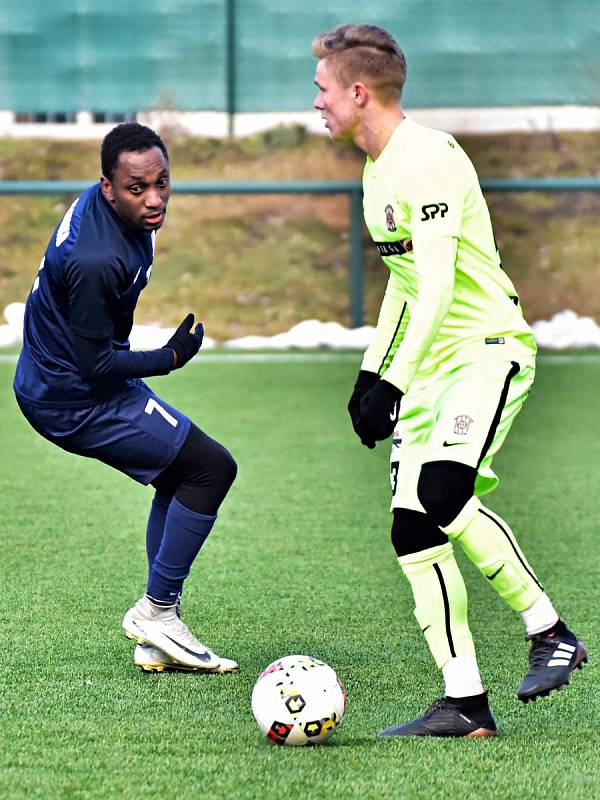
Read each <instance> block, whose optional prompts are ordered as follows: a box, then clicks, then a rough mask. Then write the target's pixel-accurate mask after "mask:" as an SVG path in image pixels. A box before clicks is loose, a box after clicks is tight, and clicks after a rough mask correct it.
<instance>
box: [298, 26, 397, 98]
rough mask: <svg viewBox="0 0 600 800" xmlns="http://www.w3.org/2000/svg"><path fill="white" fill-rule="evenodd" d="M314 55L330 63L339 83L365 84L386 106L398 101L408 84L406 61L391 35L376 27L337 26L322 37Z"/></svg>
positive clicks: (318, 39) (314, 41)
mask: <svg viewBox="0 0 600 800" xmlns="http://www.w3.org/2000/svg"><path fill="white" fill-rule="evenodd" d="M312 51H313V55H315V56H316V57H317V58H319V59H322V58H326V59H328V63H330V64H331V66H332V68H333V72H334V74H335V76H336V78H337V80H338V81H340V82H341V83H342V84H343V85H344V86H350V85H351V84H352V83H354V81H363V82H364V83H365V84H366V85H368V86H369V87H370V88H371V89H373V90H374V91H375V92H376V93H377V94H378V96H379V97H380V98H381V100H383V101H384V102H391V101H392V100H399V99H400V97H401V95H402V88H403V86H404V82H405V80H406V59H405V58H404V53H403V52H402V50H401V49H400V47H399V45H398V43H397V42H396V40H395V39H394V37H393V36H391V34H389V33H388V32H387V31H385V30H384V29H383V28H380V27H378V26H377V25H367V24H365V23H360V24H357V25H338V26H337V28H334V29H333V30H332V31H329V33H320V34H319V35H318V36H315V38H314V39H313V43H312Z"/></svg>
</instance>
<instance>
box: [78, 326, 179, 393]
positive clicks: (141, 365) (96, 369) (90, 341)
mask: <svg viewBox="0 0 600 800" xmlns="http://www.w3.org/2000/svg"><path fill="white" fill-rule="evenodd" d="M71 341H72V345H73V355H74V356H75V363H76V364H77V368H78V370H79V374H80V375H81V377H82V378H83V379H84V380H86V381H96V382H103V381H111V380H114V379H115V378H117V379H118V378H150V377H152V376H153V375H167V374H168V373H169V372H171V370H172V369H174V365H173V352H172V351H171V350H167V349H165V348H164V347H161V348H160V349H158V350H139V351H132V350H114V349H113V340H112V337H111V336H106V337H102V338H96V337H89V336H81V335H79V334H76V333H74V332H73V331H71Z"/></svg>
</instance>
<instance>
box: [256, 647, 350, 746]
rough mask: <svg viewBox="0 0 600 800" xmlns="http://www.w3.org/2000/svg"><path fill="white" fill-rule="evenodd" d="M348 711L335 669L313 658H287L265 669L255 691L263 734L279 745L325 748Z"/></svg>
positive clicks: (343, 691)
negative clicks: (318, 745) (325, 742)
mask: <svg viewBox="0 0 600 800" xmlns="http://www.w3.org/2000/svg"><path fill="white" fill-rule="evenodd" d="M345 710H346V692H345V690H344V686H343V684H342V682H341V681H340V679H339V678H338V676H337V674H336V672H335V670H334V669H332V668H331V667H330V666H329V665H328V664H325V662H323V661H319V660H318V659H317V658H313V657H312V656H284V657H283V658H279V659H277V661H273V663H272V664H269V666H268V667H267V668H266V669H264V670H263V671H262V672H261V673H260V675H259V677H258V680H257V681H256V684H255V686H254V690H253V691H252V713H253V714H254V717H255V719H256V722H257V723H258V727H259V728H260V730H261V731H262V732H263V733H264V734H265V736H268V737H269V739H272V741H274V742H276V743H277V744H284V745H292V746H298V745H300V746H302V745H307V744H321V743H322V742H324V741H326V740H327V739H329V738H330V736H332V735H333V734H334V733H335V731H336V729H337V727H338V725H339V724H340V722H341V720H342V717H343V716H344V711H345Z"/></svg>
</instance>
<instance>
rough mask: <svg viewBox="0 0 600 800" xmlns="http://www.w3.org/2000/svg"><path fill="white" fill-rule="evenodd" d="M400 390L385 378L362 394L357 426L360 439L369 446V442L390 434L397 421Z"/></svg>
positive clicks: (380, 439)
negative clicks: (360, 433) (359, 431)
mask: <svg viewBox="0 0 600 800" xmlns="http://www.w3.org/2000/svg"><path fill="white" fill-rule="evenodd" d="M401 400H402V392H401V391H400V389H398V388H397V387H396V386H394V385H393V384H392V383H390V382H389V381H386V380H380V381H378V382H377V383H376V384H375V385H374V386H373V387H372V388H371V389H369V391H368V392H367V393H366V394H364V395H363V396H362V399H361V401H360V416H359V418H358V426H359V428H360V430H361V431H362V435H361V441H362V440H363V437H364V440H365V441H363V444H366V445H367V447H370V446H371V445H370V444H369V443H370V442H373V447H374V446H375V444H374V443H375V442H381V441H382V440H383V439H387V438H388V436H391V435H392V433H393V432H394V428H395V427H396V423H397V422H398V414H399V413H400V401H401Z"/></svg>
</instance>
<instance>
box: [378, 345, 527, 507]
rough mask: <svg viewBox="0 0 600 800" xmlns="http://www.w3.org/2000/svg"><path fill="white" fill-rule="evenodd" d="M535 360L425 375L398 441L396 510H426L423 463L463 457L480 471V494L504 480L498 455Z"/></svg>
mask: <svg viewBox="0 0 600 800" xmlns="http://www.w3.org/2000/svg"><path fill="white" fill-rule="evenodd" d="M534 375H535V367H534V365H533V363H528V364H525V365H520V364H518V363H517V362H516V361H509V360H499V359H494V360H490V361H477V362H475V363H469V364H463V365H460V366H456V367H454V368H448V369H446V370H444V371H441V370H440V372H439V373H436V374H435V375H433V376H429V377H427V378H423V379H419V378H417V379H416V381H413V383H412V384H411V386H410V390H409V391H408V392H407V393H406V395H405V396H404V397H403V398H402V403H401V406H400V418H399V419H398V424H397V426H396V430H395V431H394V438H393V442H392V456H391V481H392V508H410V509H413V510H415V511H421V512H424V511H425V509H424V508H423V506H422V505H421V503H420V502H419V498H418V496H417V483H418V481H419V475H420V472H421V467H422V465H423V464H426V463H427V462H429V461H458V462H459V463H461V464H467V465H468V466H470V467H475V468H476V469H477V478H476V482H475V495H476V496H481V495H484V494H487V493H488V492H491V491H492V490H493V489H494V488H495V487H496V485H497V484H498V477H497V476H496V474H495V473H494V471H493V470H492V466H491V465H492V459H493V457H494V455H495V454H496V453H497V452H498V450H499V449H500V447H501V446H502V443H503V442H504V440H505V438H506V435H507V433H508V431H509V430H510V426H511V425H512V423H513V421H514V419H515V417H516V416H517V414H518V413H519V411H520V410H521V408H522V407H523V403H524V402H525V400H526V398H527V395H528V394H529V390H530V388H531V384H532V383H533V378H534Z"/></svg>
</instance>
